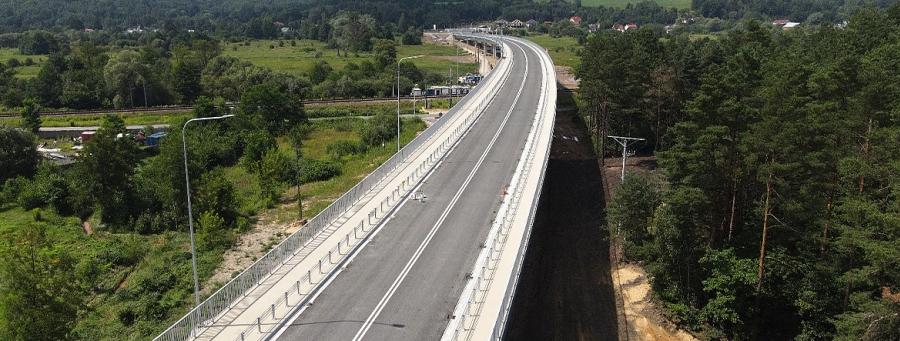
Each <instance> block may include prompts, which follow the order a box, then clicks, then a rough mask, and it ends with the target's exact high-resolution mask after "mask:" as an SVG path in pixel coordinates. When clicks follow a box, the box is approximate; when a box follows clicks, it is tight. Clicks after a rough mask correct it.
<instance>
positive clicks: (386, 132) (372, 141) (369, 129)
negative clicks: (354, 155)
mask: <svg viewBox="0 0 900 341" xmlns="http://www.w3.org/2000/svg"><path fill="white" fill-rule="evenodd" d="M396 129H397V123H396V122H395V121H394V119H393V118H391V117H390V116H388V115H385V114H383V113H381V114H378V115H375V117H373V118H372V119H370V120H369V121H368V122H366V124H365V125H363V126H362V127H360V129H359V137H360V139H362V141H363V143H365V144H366V145H369V146H378V145H384V144H385V143H386V142H388V141H390V140H391V139H393V138H394V137H395V136H394V135H395V134H397V131H396Z"/></svg>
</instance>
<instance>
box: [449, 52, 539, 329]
mask: <svg viewBox="0 0 900 341" xmlns="http://www.w3.org/2000/svg"><path fill="white" fill-rule="evenodd" d="M541 58H542V59H544V56H543V55H542V57H541ZM551 64H552V62H551ZM541 69H542V74H544V75H547V74H548V73H547V72H548V69H547V63H546V60H543V61H542V63H541ZM554 85H555V83H551V82H550V81H549V80H547V79H545V80H544V81H543V82H542V83H541V91H540V94H541V95H540V96H541V98H540V99H539V101H538V103H539V107H538V109H537V111H536V112H535V119H534V121H533V122H532V127H531V129H530V131H529V135H528V138H527V139H526V144H525V148H523V152H522V156H521V157H520V158H519V163H518V165H517V166H516V170H515V172H514V173H513V177H512V181H511V183H510V187H509V189H508V191H507V196H506V198H505V200H504V201H503V203H502V204H501V206H500V209H499V210H498V211H497V217H496V218H495V220H494V223H493V225H492V227H491V230H490V231H489V233H488V237H487V239H486V241H485V243H484V244H482V245H483V248H484V249H483V250H482V252H481V253H480V254H479V256H478V258H477V259H476V263H475V265H474V267H473V271H472V274H471V277H470V280H469V282H468V283H467V285H466V287H465V288H464V289H463V295H462V296H461V297H460V300H459V301H458V302H457V303H458V304H457V307H456V309H455V310H454V315H455V316H456V318H455V319H454V320H453V321H451V323H450V324H449V325H448V327H447V329H446V330H445V333H444V336H443V337H442V340H454V341H456V340H459V339H460V337H462V339H464V340H470V339H472V337H473V335H474V334H473V333H471V332H472V331H473V330H474V328H475V325H476V324H477V322H478V320H479V318H480V317H481V312H482V309H483V308H484V305H483V303H484V302H485V301H486V297H487V295H488V289H489V288H490V286H491V284H492V283H493V281H494V278H495V273H496V270H497V266H498V264H499V262H500V260H501V259H500V256H501V255H502V253H503V251H504V250H505V249H506V246H507V245H508V244H507V241H508V238H509V235H510V229H511V227H512V226H511V225H512V223H513V220H514V219H515V218H516V215H517V213H518V211H519V208H520V203H521V200H522V197H523V196H524V195H525V194H526V193H525V190H527V188H526V185H527V183H526V181H525V179H527V177H528V176H529V175H530V174H532V172H533V171H538V172H539V173H538V174H539V181H538V183H537V188H536V189H535V192H534V193H532V194H534V197H535V198H537V197H539V195H540V191H541V188H542V184H543V178H544V174H545V172H546V167H547V160H548V158H547V156H548V155H549V150H550V146H551V143H547V144H546V145H545V147H544V150H543V151H542V152H543V153H539V152H541V150H539V147H540V143H539V141H537V136H538V135H539V134H540V133H541V131H542V129H546V128H547V126H548V125H549V126H550V127H551V128H550V129H552V126H553V122H554V121H555V108H556V103H555V97H556V96H553V95H552V94H549V93H548V91H553V90H555V86H554ZM548 95H549V96H548ZM548 97H549V98H548ZM538 154H541V155H544V157H543V159H542V160H535V158H536V156H537V155H538ZM535 161H538V164H539V165H540V167H539V168H538V169H534V166H535V165H534V164H535ZM536 206H537V200H534V201H532V202H531V205H530V209H529V210H528V212H527V214H528V216H527V222H526V229H527V230H526V231H525V234H524V238H523V240H522V241H521V243H524V244H525V245H522V248H521V249H520V251H519V253H518V254H517V255H516V260H515V263H514V265H513V269H514V272H513V274H512V280H511V281H510V282H509V285H508V286H507V288H505V291H504V297H503V300H502V301H501V302H502V303H501V307H500V316H498V318H497V321H496V323H495V325H494V328H493V330H492V335H491V338H490V339H491V340H497V339H499V338H500V337H501V336H502V334H503V331H504V329H505V325H506V318H507V317H508V314H509V306H510V304H511V303H512V299H513V297H514V294H515V290H514V289H515V287H516V285H517V282H518V278H519V276H520V274H521V266H522V261H523V260H524V255H525V251H526V249H527V244H528V237H529V236H530V230H531V227H532V226H533V223H534V216H535V209H536ZM463 302H465V303H464V305H462V304H463Z"/></svg>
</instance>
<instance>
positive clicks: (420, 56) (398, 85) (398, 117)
mask: <svg viewBox="0 0 900 341" xmlns="http://www.w3.org/2000/svg"><path fill="white" fill-rule="evenodd" d="M422 57H425V55H423V54H420V55H418V56H409V57H403V58H400V60H398V61H397V152H398V153H399V152H400V62H402V61H404V60H406V59H414V58H422Z"/></svg>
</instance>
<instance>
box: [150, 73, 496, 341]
mask: <svg viewBox="0 0 900 341" xmlns="http://www.w3.org/2000/svg"><path fill="white" fill-rule="evenodd" d="M493 76H494V73H493V72H492V73H491V74H489V75H487V77H485V79H484V80H483V81H482V84H485V83H487V82H488V81H490V80H491V79H493V78H495V77H493ZM497 77H503V80H504V81H505V79H506V78H508V77H509V68H507V69H506V71H505V73H504V74H503V75H498V76H497ZM501 82H502V81H501ZM490 91H492V93H491V94H490V95H489V96H487V97H486V98H484V99H482V101H481V102H480V103H479V104H477V105H476V109H475V110H473V111H472V112H469V113H468V114H469V117H468V118H466V124H467V125H469V126H471V124H473V123H474V121H475V120H476V119H477V117H478V116H479V115H480V114H481V113H482V112H483V111H484V110H485V109H486V108H487V106H488V104H489V103H490V102H491V101H493V99H494V98H495V97H496V95H497V89H496V88H495V89H491V90H490ZM472 98H473V97H472V96H466V97H464V98H463V99H462V100H461V101H460V102H459V103H458V104H457V106H456V107H455V108H465V107H466V106H467V105H468V102H470V101H471V99H472ZM455 108H454V109H455ZM459 114H460V111H459V110H451V111H450V112H448V114H447V115H445V116H444V117H443V118H441V119H440V120H438V121H437V122H435V124H433V125H432V126H431V127H429V128H428V129H426V130H425V131H424V132H423V133H422V134H420V135H419V136H418V137H416V138H415V139H413V140H412V141H411V142H410V143H409V144H407V145H406V146H404V147H403V148H402V149H401V150H400V151H399V152H398V153H396V154H394V155H393V156H392V157H391V158H389V159H388V160H387V161H385V162H384V163H383V164H382V165H381V166H379V167H378V168H376V169H375V170H374V171H373V172H372V173H370V174H369V175H368V176H366V177H365V178H364V179H363V180H362V181H360V182H359V183H357V184H356V185H355V186H354V187H353V188H351V189H350V190H349V191H347V192H346V193H344V194H343V195H342V196H341V197H340V198H338V199H337V200H335V201H334V202H333V203H332V204H331V205H329V206H328V207H327V208H325V210H323V211H322V212H320V213H319V214H318V215H316V216H315V217H313V218H312V219H311V220H310V221H309V222H308V223H307V224H305V225H303V226H302V227H301V228H300V229H299V230H297V231H296V232H294V233H293V234H291V235H290V236H288V237H287V238H286V239H285V240H283V241H282V242H281V243H279V244H278V245H277V246H275V247H274V248H273V249H272V250H270V251H269V252H268V253H266V254H265V255H264V256H262V257H260V258H259V259H258V260H257V261H256V262H254V263H253V264H252V265H250V266H249V267H248V268H247V269H245V270H244V271H242V272H241V273H240V274H238V275H237V276H235V277H234V278H232V279H231V280H230V281H229V282H228V283H226V284H225V285H224V286H222V288H220V289H219V290H217V291H216V292H214V293H213V294H212V295H210V296H209V297H208V298H206V299H205V300H204V301H203V302H201V303H200V305H198V306H197V307H195V308H194V309H192V310H191V311H190V312H188V313H187V314H186V315H185V316H184V317H182V318H181V319H179V320H178V321H177V322H175V323H174V324H173V325H172V326H170V327H169V328H168V329H166V330H165V331H163V332H162V333H161V334H160V335H159V336H157V337H156V338H154V341H181V340H188V339H191V338H195V337H196V336H197V332H198V330H199V329H202V328H205V327H209V326H212V325H213V323H214V322H215V321H216V320H217V319H218V318H220V315H221V314H222V313H224V312H226V311H228V310H229V309H230V308H231V307H232V306H233V304H234V303H235V302H236V301H238V299H240V298H243V297H246V296H247V294H248V293H249V292H250V291H251V290H253V289H254V288H256V287H257V286H258V285H259V284H260V283H262V281H263V280H264V279H265V278H267V277H268V276H269V275H270V274H272V273H273V272H274V271H275V270H277V269H278V268H280V267H281V266H282V265H284V264H285V263H286V262H287V260H288V259H289V258H290V257H292V256H294V255H295V254H296V253H297V252H298V251H299V250H300V249H301V248H302V247H303V246H304V245H306V244H307V243H308V242H309V241H311V240H312V239H314V238H315V237H316V236H317V235H318V234H319V233H321V232H322V231H323V230H325V229H326V228H327V227H328V226H329V225H330V224H332V223H334V222H335V220H336V219H338V218H340V217H341V216H342V215H343V214H344V213H346V212H347V211H348V210H349V209H350V208H351V207H352V206H353V205H354V204H356V203H357V202H358V201H359V200H360V199H362V198H363V197H364V196H365V195H366V194H368V193H369V191H370V190H372V189H373V188H375V187H376V186H378V185H379V183H380V182H381V181H382V180H384V179H385V178H386V177H387V176H388V175H389V174H390V173H391V172H393V171H394V170H395V169H396V168H397V167H399V166H400V165H401V164H402V163H403V162H405V161H406V159H407V158H408V157H409V156H410V155H412V154H414V153H415V152H416V150H417V149H418V148H419V147H420V146H422V145H423V143H424V142H425V141H427V140H429V139H430V138H431V137H432V136H434V135H435V134H436V133H437V132H438V131H441V130H442V128H443V126H444V125H445V124H446V122H448V121H450V120H452V118H453V117H455V116H456V115H459ZM464 133H465V131H464V130H463V131H460V130H457V131H455V132H454V134H453V135H454V137H455V138H461V137H462V136H463V135H464ZM449 142H450V141H449V138H448V141H447V142H444V144H445V145H446V147H445V148H444V152H446V151H447V150H449V147H450V145H451V144H450V143H449ZM436 159H437V155H432V156H431V157H430V158H429V161H431V162H433V163H434V164H436V161H437V160H436ZM426 162H427V161H426ZM420 167H421V166H420ZM407 184H410V182H407ZM411 188H412V187H409V188H408V189H407V190H411ZM397 194H400V193H399V189H398V190H397ZM392 196H393V197H396V194H395V195H392ZM386 200H388V199H386ZM394 204H396V199H395V200H394ZM382 205H383V204H382ZM382 218H383V216H382ZM358 228H359V230H362V232H371V231H372V229H370V230H369V231H365V230H364V227H358ZM356 232H357V229H354V233H356ZM348 236H349V234H348ZM348 238H349V237H348ZM340 245H341V244H338V246H336V247H335V248H340ZM348 247H349V242H348ZM338 253H340V249H339V250H338ZM331 255H332V253H331V252H329V255H328V258H329V259H330V257H331ZM319 264H320V266H319V267H320V269H321V264H322V262H321V261H320V262H319ZM332 270H333V269H332ZM306 276H307V277H306V280H308V281H311V280H312V278H311V277H309V276H311V270H310V271H308V272H307V275H306ZM301 282H302V281H298V282H297V283H296V284H295V286H294V287H292V288H293V289H296V290H298V295H299V294H300V293H299V285H300V283H301ZM288 296H289V293H287V292H286V293H285V297H284V300H281V299H279V300H278V302H275V303H273V304H272V309H271V314H272V316H273V318H274V313H275V308H276V304H277V305H279V306H280V304H281V303H282V302H283V303H285V305H286V306H287V303H288ZM262 318H263V317H262V316H261V317H258V318H257V321H258V323H257V327H258V328H259V329H260V331H261V328H262V327H261V326H262V323H261V322H262ZM252 327H253V326H250V327H248V329H250V328H252Z"/></svg>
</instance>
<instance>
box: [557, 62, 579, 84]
mask: <svg viewBox="0 0 900 341" xmlns="http://www.w3.org/2000/svg"><path fill="white" fill-rule="evenodd" d="M554 68H555V69H556V83H557V84H559V85H561V86H562V87H563V88H566V89H569V90H575V89H578V85H579V84H580V83H581V81H579V80H578V79H576V78H575V75H574V74H572V67H571V66H559V65H555V66H554Z"/></svg>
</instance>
